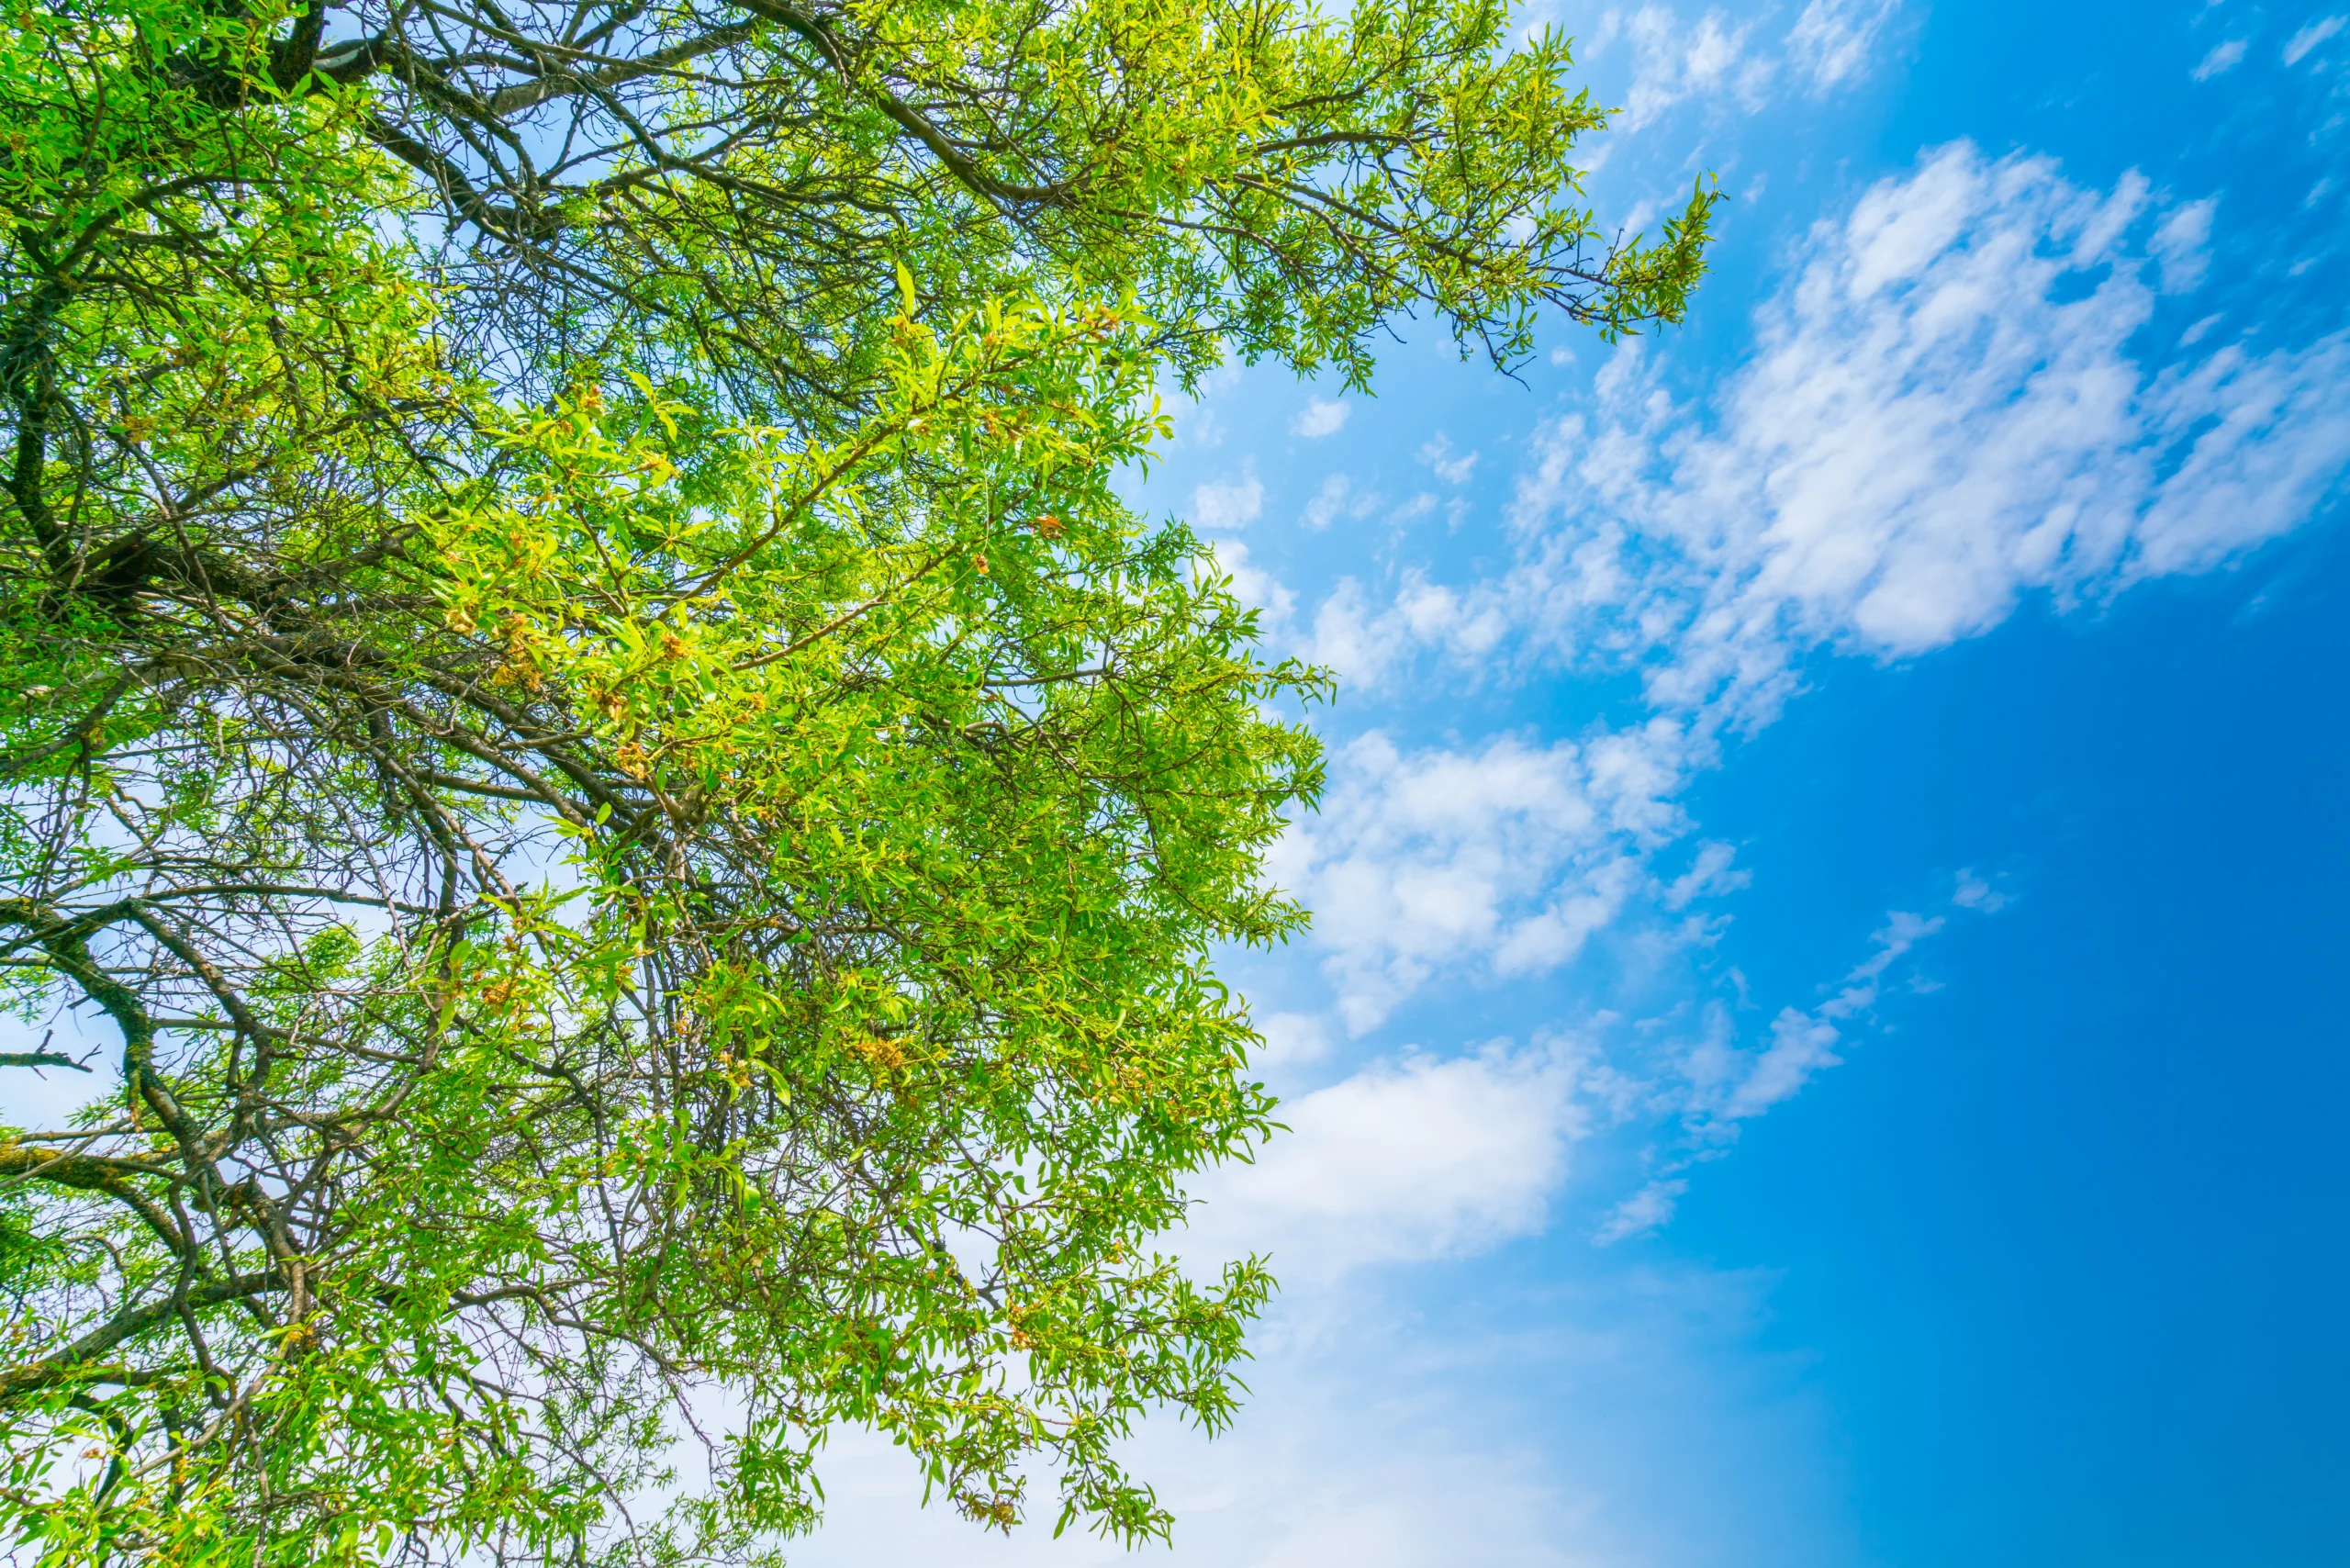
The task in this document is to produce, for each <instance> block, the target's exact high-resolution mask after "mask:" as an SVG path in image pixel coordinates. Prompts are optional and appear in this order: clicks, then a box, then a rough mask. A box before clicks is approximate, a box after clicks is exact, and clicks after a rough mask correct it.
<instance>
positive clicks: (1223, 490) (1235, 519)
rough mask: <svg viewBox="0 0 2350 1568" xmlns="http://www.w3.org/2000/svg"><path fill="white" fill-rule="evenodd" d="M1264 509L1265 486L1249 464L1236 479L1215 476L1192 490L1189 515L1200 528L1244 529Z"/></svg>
mask: <svg viewBox="0 0 2350 1568" xmlns="http://www.w3.org/2000/svg"><path fill="white" fill-rule="evenodd" d="M1264 510H1265V487H1264V485H1263V484H1262V483H1260V482H1259V480H1258V478H1257V472H1256V465H1254V464H1253V463H1252V464H1251V465H1249V466H1248V467H1247V468H1245V469H1243V470H1242V471H1241V475H1240V477H1238V478H1237V479H1218V480H1215V481H1214V482H1213V483H1210V484H1205V485H1201V486H1199V487H1196V488H1194V489H1193V490H1192V521H1195V522H1197V523H1198V524H1199V525H1200V526H1201V527H1202V528H1212V529H1221V528H1246V527H1247V526H1248V524H1250V523H1252V522H1254V521H1257V518H1258V516H1259V514H1260V513H1262V512H1263V511H1264Z"/></svg>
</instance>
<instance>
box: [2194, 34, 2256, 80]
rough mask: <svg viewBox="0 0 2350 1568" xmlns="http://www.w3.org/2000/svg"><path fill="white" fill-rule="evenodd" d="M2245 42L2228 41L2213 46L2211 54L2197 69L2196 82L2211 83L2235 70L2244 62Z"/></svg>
mask: <svg viewBox="0 0 2350 1568" xmlns="http://www.w3.org/2000/svg"><path fill="white" fill-rule="evenodd" d="M2243 60H2244V39H2223V40H2222V41H2221V42H2219V43H2215V44H2213V45H2212V46H2211V52H2210V53H2209V54H2207V55H2205V56H2204V57H2203V59H2202V61H2201V62H2199V64H2198V65H2197V66H2196V67H2195V70H2194V73H2193V75H2194V77H2195V80H2197V81H2198V82H2209V81H2210V79H2211V78H2212V77H2214V76H2218V75H2221V74H2223V73H2227V72H2230V71H2233V70H2234V69H2235V68H2236V66H2237V65H2238V64H2239V63H2241V62H2242V61H2243Z"/></svg>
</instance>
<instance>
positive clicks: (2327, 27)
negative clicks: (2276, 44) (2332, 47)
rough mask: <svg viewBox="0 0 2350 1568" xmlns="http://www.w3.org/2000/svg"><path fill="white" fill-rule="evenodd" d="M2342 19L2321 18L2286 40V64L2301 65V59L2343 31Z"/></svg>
mask: <svg viewBox="0 0 2350 1568" xmlns="http://www.w3.org/2000/svg"><path fill="white" fill-rule="evenodd" d="M2342 22H2343V18H2342V17H2319V18H2318V19H2317V20H2316V21H2314V22H2311V24H2310V25H2309V26H2308V27H2305V28H2302V29H2301V30H2300V31H2299V32H2297V33H2295V34H2294V35H2293V36H2292V37H2291V38H2289V39H2286V40H2285V63H2286V64H2288V65H2299V64H2300V62H2301V57H2302V56H2304V55H2306V54H2308V53H2309V51H2310V50H2313V49H2315V48H2316V47H2317V46H2318V45H2320V44H2322V43H2323V42H2324V41H2325V40H2326V39H2330V38H2332V37H2333V35H2334V34H2336V33H2338V32H2340V31H2341V30H2342Z"/></svg>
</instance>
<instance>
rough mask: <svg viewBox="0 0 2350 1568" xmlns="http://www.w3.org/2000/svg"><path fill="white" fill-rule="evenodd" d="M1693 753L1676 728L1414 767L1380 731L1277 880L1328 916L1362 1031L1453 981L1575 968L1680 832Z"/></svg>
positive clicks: (1445, 754) (1319, 929)
mask: <svg viewBox="0 0 2350 1568" xmlns="http://www.w3.org/2000/svg"><path fill="white" fill-rule="evenodd" d="M1680 743H1681V734H1680V732H1679V731H1678V730H1677V729H1676V728H1675V727H1674V726H1673V724H1672V723H1671V722H1669V721H1660V722H1657V723H1656V724H1653V725H1651V726H1648V727H1646V728H1641V729H1636V730H1632V731H1629V732H1623V733H1609V732H1600V733H1595V734H1593V735H1591V736H1589V737H1586V738H1585V739H1584V740H1583V741H1582V742H1580V743H1575V742H1564V741H1562V742H1559V743H1556V744H1554V745H1547V746H1537V745H1530V744H1528V743H1527V742H1525V741H1521V740H1519V739H1516V738H1515V737H1512V736H1502V737H1499V738H1496V739H1494V740H1491V741H1488V742H1487V743H1486V744H1485V745H1483V746H1482V747H1479V748H1477V749H1475V750H1473V751H1467V752H1462V751H1454V750H1451V749H1449V748H1444V747H1437V748H1431V749H1427V750H1421V751H1414V752H1406V751H1403V750H1401V749H1399V748H1398V747H1397V746H1396V745H1394V743H1393V741H1391V740H1390V739H1388V737H1387V736H1386V735H1385V734H1379V733H1373V734H1368V735H1364V736H1362V737H1360V738H1359V739H1357V740H1355V741H1353V742H1351V743H1349V744H1348V745H1346V746H1343V747H1341V748H1339V750H1338V751H1337V754H1336V756H1334V757H1333V759H1332V760H1333V766H1332V768H1331V782H1330V787H1329V790H1328V792H1327V794H1326V796H1325V797H1324V800H1323V805H1322V809H1321V810H1320V812H1317V813H1315V815H1314V816H1312V817H1310V818H1307V819H1305V820H1304V821H1302V822H1300V823H1297V824H1296V825H1295V826H1293V827H1292V829H1291V830H1290V832H1289V834H1287V835H1286V836H1285V837H1284V838H1283V839H1282V841H1281V845H1280V846H1278V847H1277V849H1276V850H1275V852H1274V856H1273V860H1272V867H1271V869H1272V872H1273V875H1274V877H1275V879H1277V880H1279V881H1280V882H1281V884H1282V885H1283V886H1285V887H1287V888H1289V889H1291V890H1293V891H1295V892H1297V893H1299V894H1300V895H1302V896H1303V897H1304V900H1305V902H1306V904H1307V906H1308V907H1309V908H1311V909H1313V910H1314V911H1315V928H1314V936H1313V940H1314V943H1315V946H1317V947H1319V948H1320V949H1321V950H1322V951H1323V952H1324V954H1325V955H1326V959H1325V970H1326V973H1327V974H1328V976H1329V978H1330V980H1331V982H1332V983H1333V985H1334V986H1335V987H1336V988H1337V992H1338V998H1339V1001H1338V1007H1339V1012H1340V1014H1341V1016H1343V1017H1344V1019H1345V1020H1346V1023H1347V1025H1348V1028H1350V1029H1351V1030H1353V1031H1355V1032H1356V1033H1361V1032H1362V1031H1365V1030H1368V1029H1370V1028H1371V1027H1373V1026H1375V1025H1378V1024H1379V1023H1380V1022H1382V1020H1383V1019H1385V1018H1386V1016H1387V1015H1388V1014H1389V1013H1390V1012H1392V1011H1393V1008H1394V1007H1395V1006H1396V1005H1397V1004H1398V1003H1400V1002H1402V1001H1403V1000H1404V998H1405V997H1407V996H1409V995H1410V994H1411V993H1412V991H1415V990H1416V989H1417V988H1418V987H1419V986H1420V985H1421V984H1422V983H1423V982H1425V981H1426V980H1427V979H1428V978H1429V977H1430V976H1431V975H1432V974H1434V973H1436V972H1437V971H1438V970H1439V969H1459V970H1461V971H1463V972H1468V973H1472V974H1478V975H1482V976H1483V977H1485V978H1489V979H1490V978H1496V977H1501V976H1515V975H1528V974H1539V973H1542V972H1544V971H1546V970H1549V969H1555V968H1556V967H1558V966H1559V965H1561V964H1562V963H1565V962H1567V961H1568V960H1569V959H1571V958H1573V957H1574V956H1575V955H1576V953H1577V952H1579V951H1580V950H1581V948H1582V947H1583V944H1584V943H1585V942H1586V941H1587V940H1588V939H1589V938H1590V937H1591V935H1593V933H1595V932H1596V931H1598V930H1599V929H1601V928H1602V927H1604V926H1606V924H1609V923H1610V922H1611V921H1612V920H1614V919H1615V918H1616V916H1617V914H1618V913H1620V912H1621V911H1622V910H1623V909H1624V907H1625V905H1626V903H1627V902H1628V901H1629V900H1630V899H1631V897H1632V896H1633V895H1634V894H1635V893H1637V892H1639V891H1640V890H1643V889H1644V888H1645V887H1646V886H1647V884H1648V881H1649V878H1648V873H1647V871H1646V868H1645V863H1646V857H1647V856H1648V855H1649V853H1650V852H1651V851H1652V850H1654V849H1655V848H1656V847H1657V846H1660V845H1662V844H1663V843H1665V842H1667V841H1668V840H1669V839H1671V838H1672V837H1673V836H1674V835H1675V834H1678V833H1679V832H1680V831H1681V828H1682V825H1683V823H1682V816H1681V812H1680V810H1679V808H1678V807H1677V806H1675V805H1673V803H1672V801H1671V799H1670V796H1671V794H1672V792H1673V790H1675V789H1676V788H1677V787H1678V784H1679V782H1680V779H1681V778H1682V775H1683V765H1682V760H1681V758H1680V756H1678V748H1679V745H1680Z"/></svg>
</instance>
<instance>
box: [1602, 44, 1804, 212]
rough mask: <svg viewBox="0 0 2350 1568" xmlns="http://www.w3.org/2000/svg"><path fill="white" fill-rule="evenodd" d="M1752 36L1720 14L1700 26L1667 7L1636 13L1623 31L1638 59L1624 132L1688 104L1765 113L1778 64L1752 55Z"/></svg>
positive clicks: (1625, 117)
mask: <svg viewBox="0 0 2350 1568" xmlns="http://www.w3.org/2000/svg"><path fill="white" fill-rule="evenodd" d="M1752 30H1753V24H1752V23H1751V22H1749V23H1745V24H1743V25H1740V26H1732V25H1731V24H1730V23H1729V20H1728V19H1727V18H1726V17H1724V16H1723V15H1722V13H1721V12H1719V11H1708V12H1707V13H1706V14H1705V15H1704V16H1703V17H1699V18H1698V19H1697V21H1696V22H1695V24H1687V23H1684V22H1683V21H1682V20H1681V19H1680V18H1679V17H1676V16H1674V15H1673V13H1672V12H1671V11H1669V10H1667V9H1665V8H1664V7H1663V6H1642V7H1641V8H1640V9H1639V11H1637V12H1635V13H1634V14H1633V15H1632V17H1631V18H1630V19H1629V20H1628V21H1627V22H1626V23H1625V25H1624V31H1625V34H1626V36H1628V38H1629V39H1631V40H1632V48H1633V57H1634V65H1633V74H1632V87H1631V91H1630V92H1629V93H1628V94H1627V95H1625V99H1624V118H1623V126H1624V129H1627V130H1638V129H1639V128H1640V127H1641V126H1644V125H1646V124H1648V123H1649V122H1650V121H1651V120H1653V119H1655V118H1657V117H1658V116H1659V115H1661V114H1662V113H1663V112H1664V111H1665V110H1667V109H1669V108H1671V107H1672V106H1673V105H1675V104H1677V103H1679V102H1681V101H1682V100H1683V99H1684V98H1691V97H1698V96H1704V97H1707V98H1720V97H1725V96H1726V97H1729V98H1731V99H1733V100H1734V101H1736V102H1737V103H1738V104H1739V105H1740V106H1741V107H1743V108H1747V109H1753V108H1758V107H1760V106H1761V105H1762V92H1763V88H1764V87H1765V86H1766V85H1767V84H1768V83H1769V81H1770V78H1771V75H1772V71H1773V62H1770V61H1768V60H1764V59H1761V58H1757V57H1753V56H1750V55H1749V54H1748V52H1747V49H1746V39H1747V35H1748V34H1749V33H1751V31H1752ZM1633 227H1635V228H1637V227H1639V225H1638V224H1637V223H1636V224H1634V225H1633Z"/></svg>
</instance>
